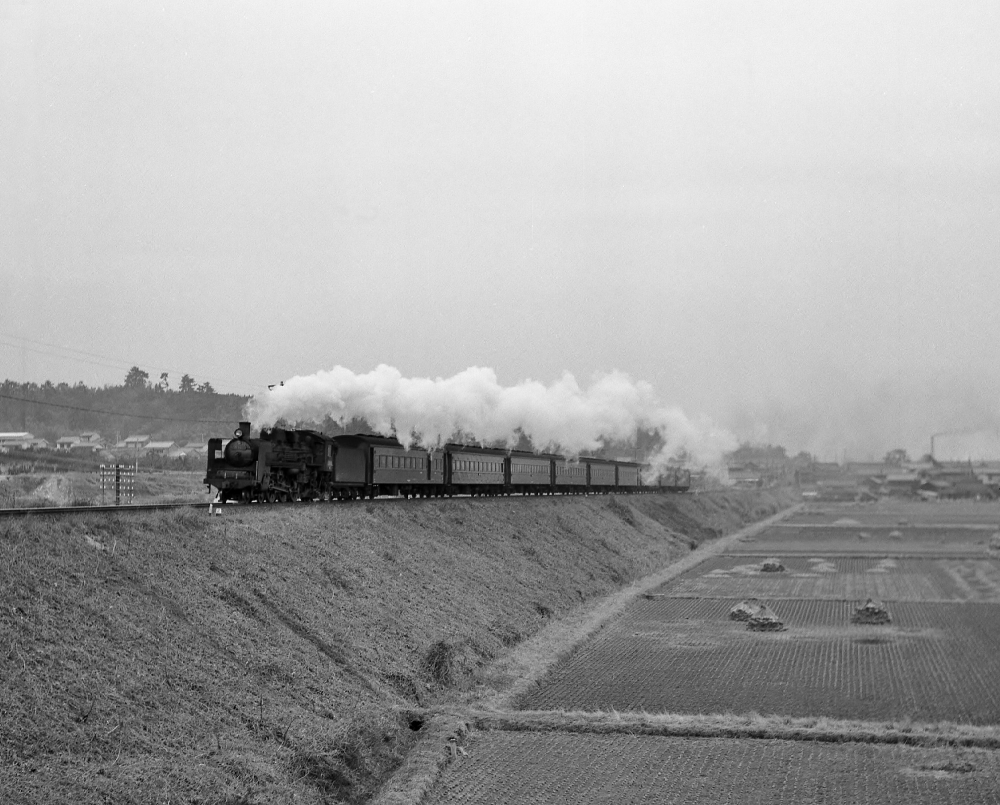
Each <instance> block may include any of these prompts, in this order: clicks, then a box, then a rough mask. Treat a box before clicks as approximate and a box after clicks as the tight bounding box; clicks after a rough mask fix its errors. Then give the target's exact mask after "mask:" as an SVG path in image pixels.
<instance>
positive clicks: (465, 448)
mask: <svg viewBox="0 0 1000 805" xmlns="http://www.w3.org/2000/svg"><path fill="white" fill-rule="evenodd" d="M445 449H447V450H448V452H449V453H459V452H461V453H482V454H483V455H490V456H505V455H507V451H506V450H505V449H504V448H502V447H479V446H478V445H473V444H454V443H453V442H449V443H448V444H446V445H445Z"/></svg>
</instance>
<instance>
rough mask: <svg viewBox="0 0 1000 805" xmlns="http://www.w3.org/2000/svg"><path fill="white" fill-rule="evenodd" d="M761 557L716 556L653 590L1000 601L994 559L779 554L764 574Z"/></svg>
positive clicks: (722, 594)
mask: <svg viewBox="0 0 1000 805" xmlns="http://www.w3.org/2000/svg"><path fill="white" fill-rule="evenodd" d="M772 555H773V554H772ZM778 556H780V554H779V555H778ZM762 558H763V557H761V556H757V555H742V556H736V555H725V556H718V557H714V558H712V559H709V560H707V561H705V562H703V563H702V564H700V565H699V566H698V567H696V568H694V569H693V570H691V571H689V572H688V573H685V574H684V575H683V576H681V577H679V578H678V579H676V580H675V581H673V582H671V583H670V584H668V585H666V586H665V587H663V588H662V589H660V590H658V591H657V592H658V593H660V594H664V595H670V596H681V597H689V596H696V597H704V598H748V597H754V598H769V599H772V598H776V599H781V598H813V599H836V600H853V599H861V600H862V601H863V600H864V599H866V598H880V599H884V600H886V601H924V602H930V601H983V602H994V603H995V602H1000V560H997V559H985V558H979V559H977V558H974V557H969V558H957V557H956V558H949V559H896V558H882V559H878V558H875V557H870V558H869V557H856V556H852V557H846V556H845V557H841V556H837V557H831V556H823V557H808V558H807V557H801V556H792V557H780V558H781V562H782V563H783V564H784V566H785V570H784V572H780V573H766V572H764V571H762V570H761V563H762Z"/></svg>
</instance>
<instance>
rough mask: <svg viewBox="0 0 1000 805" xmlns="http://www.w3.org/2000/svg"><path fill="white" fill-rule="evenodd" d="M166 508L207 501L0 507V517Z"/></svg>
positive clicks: (191, 506) (200, 505)
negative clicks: (124, 504)
mask: <svg viewBox="0 0 1000 805" xmlns="http://www.w3.org/2000/svg"><path fill="white" fill-rule="evenodd" d="M166 509H205V510H206V511H207V510H208V504H207V503H204V502H203V503H145V504H138V505H129V506H47V507H43V508H26V509H0V517H34V516H36V515H37V516H48V517H51V516H61V515H69V514H110V513H112V512H118V513H121V514H127V513H130V512H149V511H162V510H166Z"/></svg>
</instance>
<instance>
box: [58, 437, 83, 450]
mask: <svg viewBox="0 0 1000 805" xmlns="http://www.w3.org/2000/svg"><path fill="white" fill-rule="evenodd" d="M78 444H80V437H79V436H60V437H59V438H58V439H56V450H72V449H73V448H74V447H75V446H76V445H78Z"/></svg>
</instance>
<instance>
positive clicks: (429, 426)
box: [246, 364, 736, 465]
mask: <svg viewBox="0 0 1000 805" xmlns="http://www.w3.org/2000/svg"><path fill="white" fill-rule="evenodd" d="M246 415H247V417H248V418H249V419H250V420H251V421H252V422H253V423H255V424H257V425H261V426H265V427H266V426H268V425H271V424H273V423H274V422H275V421H276V420H277V419H279V418H284V419H286V420H289V421H292V422H294V421H299V420H306V419H311V420H322V419H323V418H324V417H325V416H327V415H329V416H331V417H333V418H334V419H338V420H339V419H350V418H351V417H361V418H364V419H365V420H366V421H367V422H369V423H370V424H371V425H372V427H374V428H375V429H377V430H378V431H380V432H382V433H389V432H390V431H392V430H395V432H396V434H397V435H398V436H399V438H400V440H401V441H403V442H404V443H409V442H411V441H412V439H411V438H410V434H413V433H417V434H419V441H420V442H421V443H422V444H423V445H425V446H430V445H434V444H439V443H441V442H444V441H446V440H447V439H448V438H449V437H450V436H452V435H453V434H454V433H455V432H456V431H461V432H462V433H463V434H465V435H467V436H471V437H472V438H474V439H476V440H478V441H480V442H483V443H486V442H495V441H499V440H503V441H505V442H506V443H507V444H508V445H513V444H515V443H516V442H517V438H518V437H517V433H516V431H517V430H521V431H523V432H524V433H525V434H527V435H528V437H530V438H531V440H532V443H533V444H534V445H535V446H536V447H538V448H539V449H553V448H558V449H560V450H562V451H563V452H564V453H566V454H567V455H574V456H575V455H579V454H580V453H586V452H588V451H592V450H596V449H598V448H599V447H600V446H601V440H602V438H603V439H613V440H623V441H628V440H632V439H634V437H635V434H636V428H643V429H646V430H655V431H657V432H658V433H659V434H660V436H661V438H662V439H663V441H664V442H665V444H664V447H663V449H662V450H660V451H659V454H658V455H657V456H653V457H650V459H651V460H652V462H653V463H654V464H661V465H662V464H665V463H666V461H667V460H668V459H669V458H670V457H671V456H672V455H674V454H675V453H676V452H677V451H678V450H680V449H685V450H687V451H688V453H690V454H691V456H692V458H693V459H694V460H695V461H697V462H698V463H700V464H707V465H714V464H717V463H718V462H719V461H720V459H721V456H722V453H723V452H724V451H726V450H732V449H733V448H735V447H736V440H735V438H734V437H733V436H732V435H731V434H730V433H728V432H727V431H725V430H722V429H720V428H718V427H716V426H715V425H713V424H712V423H711V422H710V421H708V420H707V419H704V418H699V419H698V420H691V419H689V418H688V417H687V416H686V415H685V414H684V412H683V411H681V409H680V408H677V407H672V406H666V405H664V404H662V403H661V402H660V401H659V400H657V399H656V395H655V394H654V392H653V387H652V386H650V385H649V384H648V383H644V382H638V383H636V382H633V381H632V380H631V378H629V377H628V375H626V374H623V373H621V372H612V373H610V374H607V375H603V376H600V377H598V378H597V379H595V381H594V382H593V383H592V384H591V385H590V386H589V387H588V388H586V389H584V388H581V387H580V385H579V384H578V383H577V382H576V379H575V378H574V377H573V375H571V374H569V373H568V372H567V373H565V374H563V376H562V377H561V378H559V379H558V380H556V381H555V382H554V383H551V384H550V385H548V386H546V385H544V384H542V383H539V382H536V381H533V380H526V381H523V382H521V383H518V384H517V385H515V386H508V387H504V386H501V385H500V384H499V383H498V382H497V377H496V373H495V372H494V371H493V370H492V369H488V368H482V367H471V368H469V369H466V370H465V371H464V372H459V373H458V374H457V375H455V376H454V377H448V378H436V379H433V380H432V379H431V378H423V377H413V378H407V377H403V376H402V375H401V374H400V372H399V370H397V369H394V368H393V367H391V366H386V365H384V364H383V365H380V366H379V367H377V368H376V369H375V370H373V371H371V372H368V373H367V374H355V373H354V372H352V371H351V370H350V369H345V368H344V367H343V366H335V367H334V368H333V369H331V370H330V371H320V372H316V373H315V374H312V375H307V376H305V377H293V378H292V379H291V380H288V381H285V383H284V385H282V386H276V387H274V388H273V389H271V390H269V391H267V392H265V393H263V394H259V395H257V396H256V397H254V398H253V399H251V400H250V402H249V403H247V407H246Z"/></svg>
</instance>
